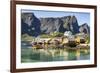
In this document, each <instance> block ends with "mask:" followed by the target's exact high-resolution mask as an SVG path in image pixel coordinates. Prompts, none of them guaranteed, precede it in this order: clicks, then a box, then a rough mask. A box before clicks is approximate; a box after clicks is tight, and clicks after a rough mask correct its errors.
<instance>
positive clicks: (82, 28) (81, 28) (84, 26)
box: [79, 23, 90, 34]
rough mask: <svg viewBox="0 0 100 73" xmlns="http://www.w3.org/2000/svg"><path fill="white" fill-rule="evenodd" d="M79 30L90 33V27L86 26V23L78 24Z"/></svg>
mask: <svg viewBox="0 0 100 73" xmlns="http://www.w3.org/2000/svg"><path fill="white" fill-rule="evenodd" d="M79 31H80V32H81V33H85V34H90V27H89V26H88V24H87V23H84V24H82V25H81V26H80V28H79Z"/></svg>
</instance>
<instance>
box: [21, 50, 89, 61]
mask: <svg viewBox="0 0 100 73" xmlns="http://www.w3.org/2000/svg"><path fill="white" fill-rule="evenodd" d="M21 50H22V58H21V59H22V60H23V59H24V62H34V61H35V62H47V61H71V60H88V59H89V56H90V55H89V49H76V50H70V49H69V50H68V49H66V48H65V49H53V48H51V49H50V48H49V49H33V50H32V48H28V49H24V48H23V49H21ZM24 55H25V57H24Z"/></svg>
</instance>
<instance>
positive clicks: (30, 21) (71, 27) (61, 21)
mask: <svg viewBox="0 0 100 73" xmlns="http://www.w3.org/2000/svg"><path fill="white" fill-rule="evenodd" d="M86 27H87V26H86V24H83V26H79V25H78V20H77V18H76V17H75V16H63V17H46V18H37V17H36V16H35V15H34V13H22V14H21V32H22V34H25V33H26V34H28V35H31V36H38V35H40V34H41V33H42V34H43V33H45V34H49V33H52V32H62V33H64V32H65V31H71V32H72V34H77V33H79V32H85V33H87V32H88V31H89V30H88V29H89V27H87V28H86ZM85 29H86V30H85Z"/></svg>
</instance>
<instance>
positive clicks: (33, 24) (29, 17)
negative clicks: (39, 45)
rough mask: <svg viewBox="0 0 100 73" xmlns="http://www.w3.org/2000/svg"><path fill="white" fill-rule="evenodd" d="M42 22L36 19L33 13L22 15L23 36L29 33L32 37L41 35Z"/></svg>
mask: <svg viewBox="0 0 100 73" xmlns="http://www.w3.org/2000/svg"><path fill="white" fill-rule="evenodd" d="M40 26H41V24H40V20H39V19H38V18H36V17H35V15H34V14H33V13H22V14H21V32H22V34H25V33H27V34H28V35H31V36H38V35H39V34H40V33H41V30H40Z"/></svg>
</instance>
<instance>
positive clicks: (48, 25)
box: [40, 16, 79, 34]
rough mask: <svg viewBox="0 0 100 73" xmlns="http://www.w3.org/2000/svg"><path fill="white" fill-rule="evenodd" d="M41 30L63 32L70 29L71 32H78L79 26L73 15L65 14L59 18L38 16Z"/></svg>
mask: <svg viewBox="0 0 100 73" xmlns="http://www.w3.org/2000/svg"><path fill="white" fill-rule="evenodd" d="M40 21H41V32H43V33H50V32H55V31H56V32H65V31H71V32H72V33H73V34H76V33H79V26H78V22H77V19H76V17H75V16H65V17H59V18H40Z"/></svg>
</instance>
